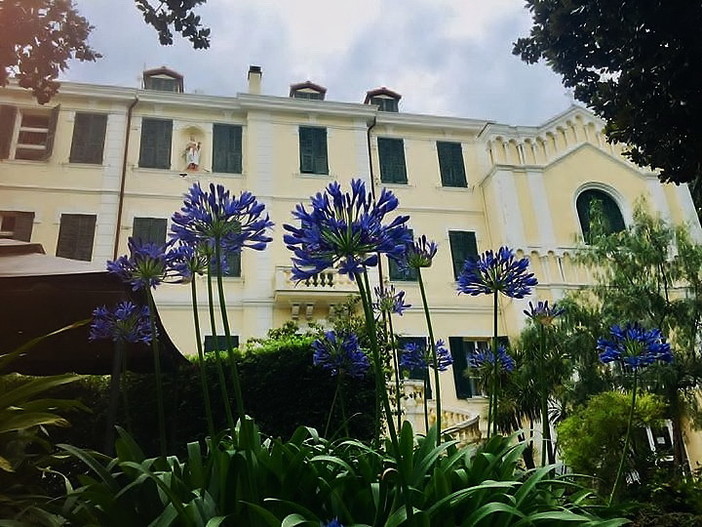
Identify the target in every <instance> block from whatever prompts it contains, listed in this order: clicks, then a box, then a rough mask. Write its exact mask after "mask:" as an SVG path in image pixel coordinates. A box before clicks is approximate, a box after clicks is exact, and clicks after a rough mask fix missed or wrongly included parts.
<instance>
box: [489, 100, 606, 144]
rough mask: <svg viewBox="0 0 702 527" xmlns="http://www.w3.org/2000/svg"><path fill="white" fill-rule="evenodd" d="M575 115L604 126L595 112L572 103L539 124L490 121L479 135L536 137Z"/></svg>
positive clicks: (490, 136)
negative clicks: (520, 124)
mask: <svg viewBox="0 0 702 527" xmlns="http://www.w3.org/2000/svg"><path fill="white" fill-rule="evenodd" d="M575 117H581V118H585V119H587V120H589V121H592V122H595V123H598V124H600V125H601V126H604V121H602V119H600V118H599V117H597V116H596V115H595V114H594V113H592V112H591V111H590V110H588V109H587V108H584V107H583V106H579V105H576V104H574V105H572V106H570V108H568V109H567V110H565V111H564V112H561V113H559V114H558V115H555V116H554V117H552V118H551V119H549V120H548V121H546V122H545V123H543V124H540V125H537V126H519V125H517V126H514V125H509V124H500V123H492V122H491V123H489V124H488V125H487V126H486V127H485V129H484V130H483V131H482V132H481V133H480V135H479V137H480V138H481V139H485V140H487V139H490V138H492V137H494V136H505V137H508V138H524V139H526V138H535V137H537V136H539V135H542V134H544V133H545V132H548V131H549V130H552V129H553V128H555V127H557V126H558V125H559V124H565V123H566V122H567V121H569V120H571V119H573V118H575Z"/></svg>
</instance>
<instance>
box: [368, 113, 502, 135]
mask: <svg viewBox="0 0 702 527" xmlns="http://www.w3.org/2000/svg"><path fill="white" fill-rule="evenodd" d="M377 122H378V124H379V125H382V124H385V125H392V126H407V127H412V128H414V127H417V128H438V129H442V130H448V129H450V130H456V131H463V132H465V131H469V132H473V133H476V134H478V135H479V134H480V132H481V131H482V130H483V129H485V128H486V127H487V126H489V125H491V124H493V121H484V120H480V119H467V118H463V117H444V116H439V115H426V114H416V113H401V112H397V113H395V112H378V114H377Z"/></svg>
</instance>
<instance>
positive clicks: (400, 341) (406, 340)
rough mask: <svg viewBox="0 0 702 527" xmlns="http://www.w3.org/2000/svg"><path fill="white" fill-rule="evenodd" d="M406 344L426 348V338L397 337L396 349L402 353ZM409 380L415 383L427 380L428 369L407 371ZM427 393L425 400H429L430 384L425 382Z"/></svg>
mask: <svg viewBox="0 0 702 527" xmlns="http://www.w3.org/2000/svg"><path fill="white" fill-rule="evenodd" d="M407 344H417V345H419V346H424V347H426V345H427V338H426V337H397V349H398V350H399V352H400V353H401V352H402V348H404V347H405V346H406V345H407ZM409 378H410V379H414V380H417V381H424V380H425V379H426V380H427V381H428V380H429V368H415V369H412V370H409ZM427 386H428V388H429V389H428V393H427V394H426V396H427V399H431V382H427Z"/></svg>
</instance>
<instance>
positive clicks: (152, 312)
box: [145, 288, 168, 456]
mask: <svg viewBox="0 0 702 527" xmlns="http://www.w3.org/2000/svg"><path fill="white" fill-rule="evenodd" d="M145 291H146V300H147V302H148V305H149V322H150V324H151V349H152V350H153V352H154V375H155V376H156V405H157V406H158V438H159V444H160V447H161V455H162V456H165V455H166V454H167V452H168V446H167V444H166V415H165V411H164V408H163V384H162V381H163V379H161V352H160V350H159V346H158V337H157V336H156V304H155V302H154V297H153V295H152V294H151V289H148V288H147V289H145Z"/></svg>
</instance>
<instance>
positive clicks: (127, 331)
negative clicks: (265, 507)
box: [88, 301, 152, 343]
mask: <svg viewBox="0 0 702 527" xmlns="http://www.w3.org/2000/svg"><path fill="white" fill-rule="evenodd" d="M88 338H89V339H90V340H101V339H109V340H113V341H115V342H144V343H149V342H151V339H152V334H151V323H150V321H149V308H148V307H146V306H141V307H139V306H136V305H135V304H133V303H132V302H129V301H124V302H120V303H119V304H117V306H116V307H115V308H114V309H113V310H110V309H108V308H107V307H105V306H102V307H98V308H95V310H94V311H93V320H92V322H91V323H90V333H89V336H88Z"/></svg>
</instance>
